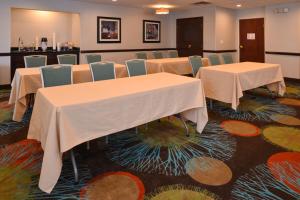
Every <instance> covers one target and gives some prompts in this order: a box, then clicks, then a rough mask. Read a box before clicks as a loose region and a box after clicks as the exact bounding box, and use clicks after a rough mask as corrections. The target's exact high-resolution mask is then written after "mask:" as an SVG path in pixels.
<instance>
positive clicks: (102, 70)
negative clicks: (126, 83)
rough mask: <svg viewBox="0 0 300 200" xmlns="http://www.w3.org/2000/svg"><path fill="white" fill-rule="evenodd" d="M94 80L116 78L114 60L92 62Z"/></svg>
mask: <svg viewBox="0 0 300 200" xmlns="http://www.w3.org/2000/svg"><path fill="white" fill-rule="evenodd" d="M90 69H91V73H92V77H93V81H102V80H108V79H115V78H116V71H115V64H114V63H113V62H96V63H91V64H90Z"/></svg>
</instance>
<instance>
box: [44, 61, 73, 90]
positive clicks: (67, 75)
mask: <svg viewBox="0 0 300 200" xmlns="http://www.w3.org/2000/svg"><path fill="white" fill-rule="evenodd" d="M41 76H42V83H43V87H53V86H59V85H69V84H72V83H73V75H72V67H71V66H67V65H48V66H45V67H41Z"/></svg>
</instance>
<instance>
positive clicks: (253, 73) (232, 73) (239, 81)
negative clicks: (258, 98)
mask: <svg viewBox="0 0 300 200" xmlns="http://www.w3.org/2000/svg"><path fill="white" fill-rule="evenodd" d="M196 77H198V78H201V80H202V83H203V87H204V91H205V95H206V97H208V98H211V99H215V100H218V101H222V102H225V103H230V104H231V106H232V108H233V109H235V110H236V109H237V107H238V105H239V99H240V98H241V97H242V96H243V91H246V90H250V89H254V88H257V87H261V86H264V85H266V86H268V88H269V89H270V90H272V91H275V92H277V93H278V94H279V95H283V94H284V93H285V89H286V87H285V83H284V78H283V75H282V71H281V66H280V65H279V64H268V63H254V62H242V63H234V64H227V65H216V66H209V67H205V68H201V69H200V70H199V71H198V74H197V76H196Z"/></svg>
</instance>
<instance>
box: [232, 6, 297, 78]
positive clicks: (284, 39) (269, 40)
mask: <svg viewBox="0 0 300 200" xmlns="http://www.w3.org/2000/svg"><path fill="white" fill-rule="evenodd" d="M276 8H289V13H284V14H275V13H274V9H276ZM251 18H265V50H266V51H275V52H298V53H299V52H300V37H299V35H300V3H292V4H278V5H273V6H267V7H260V8H255V9H247V10H240V11H238V12H237V18H236V27H237V29H236V49H238V50H239V19H251ZM238 55H239V54H238ZM265 61H266V62H269V63H278V64H281V66H282V71H283V75H284V76H285V77H289V78H297V79H299V78H300V57H299V56H285V55H271V54H266V55H265Z"/></svg>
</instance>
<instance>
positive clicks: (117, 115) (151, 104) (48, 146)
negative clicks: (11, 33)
mask: <svg viewBox="0 0 300 200" xmlns="http://www.w3.org/2000/svg"><path fill="white" fill-rule="evenodd" d="M177 113H182V116H183V117H184V118H185V119H188V120H191V121H193V122H195V123H197V131H198V132H199V133H201V132H202V130H203V129H204V126H205V125H206V123H207V121H208V115H207V109H206V103H205V96H204V92H203V88H202V83H201V80H200V79H195V78H190V77H185V76H179V75H174V74H169V73H156V74H150V75H144V76H136V77H131V78H120V79H115V80H106V81H98V82H90V83H80V84H73V85H67V86H58V87H50V88H41V89H39V90H38V92H37V94H36V99H35V105H34V108H33V113H32V117H31V121H30V127H29V132H28V138H29V139H36V140H38V141H40V142H41V145H42V148H43V150H44V157H43V163H42V170H41V175H40V181H39V187H40V188H41V189H42V190H43V191H45V192H48V193H50V192H51V191H52V189H53V187H54V186H55V184H56V182H57V180H58V178H59V176H60V173H61V169H62V155H63V153H64V152H66V151H68V150H70V149H72V148H73V147H75V146H76V145H79V144H81V143H84V142H87V141H89V140H93V139H95V138H99V137H102V136H106V135H109V134H112V133H116V132H119V131H122V130H126V129H129V128H133V127H136V126H139V125H142V124H145V123H148V122H151V121H154V120H157V119H160V118H163V117H166V116H170V115H173V114H177Z"/></svg>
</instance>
